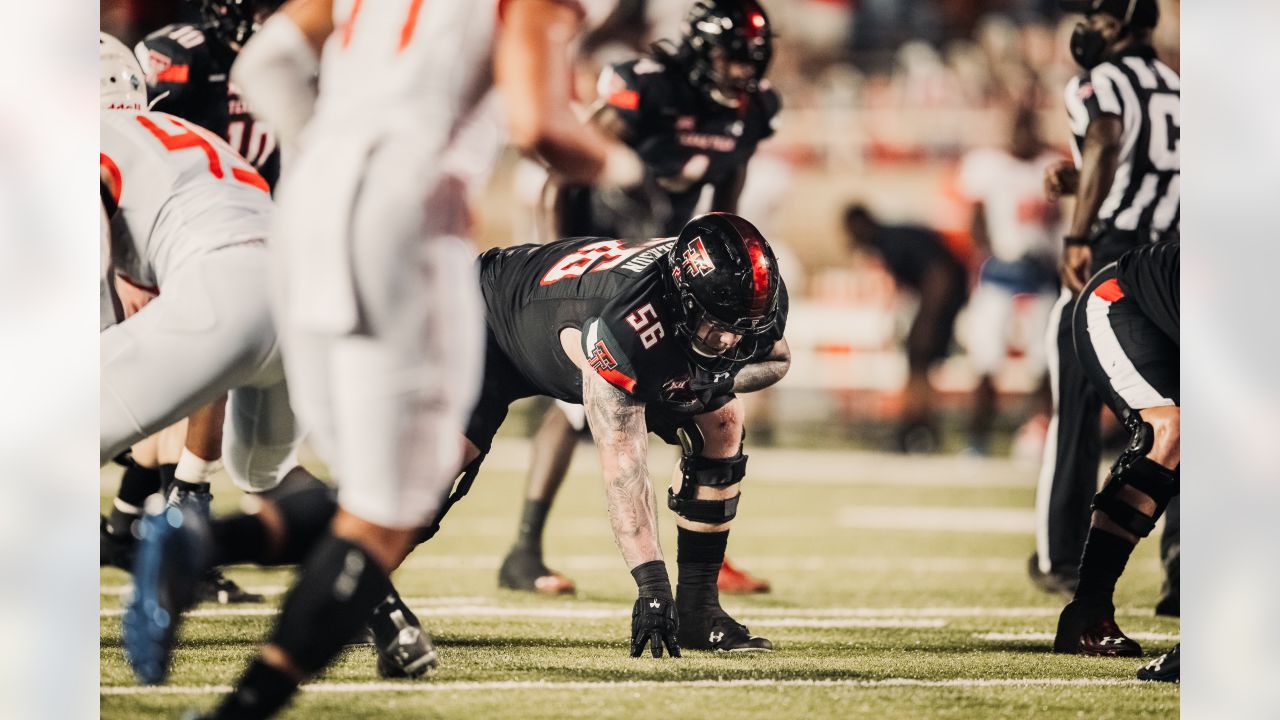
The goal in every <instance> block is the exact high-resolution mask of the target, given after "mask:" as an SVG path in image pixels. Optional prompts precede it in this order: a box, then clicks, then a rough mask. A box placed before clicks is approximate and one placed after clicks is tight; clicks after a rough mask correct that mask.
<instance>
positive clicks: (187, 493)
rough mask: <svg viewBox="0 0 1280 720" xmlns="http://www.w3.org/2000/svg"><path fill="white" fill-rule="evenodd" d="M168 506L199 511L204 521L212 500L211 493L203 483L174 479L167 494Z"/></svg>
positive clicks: (207, 517)
mask: <svg viewBox="0 0 1280 720" xmlns="http://www.w3.org/2000/svg"><path fill="white" fill-rule="evenodd" d="M167 500H168V503H169V507H178V508H190V509H191V510H194V511H195V512H198V513H200V517H202V518H204V519H205V520H206V521H208V519H209V504H210V503H211V502H212V501H213V493H211V492H209V486H208V485H207V484H205V483H188V482H183V481H181V480H176V481H174V483H173V485H172V486H170V489H169V495H168V499H167Z"/></svg>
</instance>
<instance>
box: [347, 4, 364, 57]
mask: <svg viewBox="0 0 1280 720" xmlns="http://www.w3.org/2000/svg"><path fill="white" fill-rule="evenodd" d="M362 4H364V0H356V2H355V4H354V5H352V6H351V15H349V16H347V21H346V22H344V23H342V49H343V50H346V49H347V46H348V45H350V44H351V32H352V31H353V30H355V26H356V15H359V14H360V6H361V5H362Z"/></svg>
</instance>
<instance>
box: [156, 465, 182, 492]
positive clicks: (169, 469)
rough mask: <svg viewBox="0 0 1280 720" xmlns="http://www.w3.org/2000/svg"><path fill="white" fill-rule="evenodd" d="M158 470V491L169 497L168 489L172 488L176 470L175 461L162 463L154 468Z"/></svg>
mask: <svg viewBox="0 0 1280 720" xmlns="http://www.w3.org/2000/svg"><path fill="white" fill-rule="evenodd" d="M156 469H157V470H159V471H160V492H162V493H164V496H165V497H169V491H170V490H171V489H173V481H174V475H175V474H176V473H177V472H178V464H177V463H164V464H163V465H161V466H160V467H158V468H156Z"/></svg>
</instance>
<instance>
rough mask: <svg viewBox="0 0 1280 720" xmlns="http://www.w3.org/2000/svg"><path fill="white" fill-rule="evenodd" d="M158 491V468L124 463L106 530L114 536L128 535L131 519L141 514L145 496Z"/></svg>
mask: <svg viewBox="0 0 1280 720" xmlns="http://www.w3.org/2000/svg"><path fill="white" fill-rule="evenodd" d="M159 491H160V470H159V468H149V467H143V466H141V465H139V464H137V463H130V464H129V465H126V466H125V469H124V475H122V476H121V477H120V489H119V490H118V491H116V500H115V503H114V505H113V506H112V508H111V515H110V516H109V517H108V518H107V531H108V532H110V533H111V534H112V535H116V536H123V535H129V534H130V530H131V529H132V528H133V521H134V520H137V519H138V517H139V516H140V515H142V505H143V503H144V502H145V501H146V499H147V496H149V495H152V494H153V493H157V492H159Z"/></svg>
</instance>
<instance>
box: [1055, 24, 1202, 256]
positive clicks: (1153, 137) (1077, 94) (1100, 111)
mask: <svg viewBox="0 0 1280 720" xmlns="http://www.w3.org/2000/svg"><path fill="white" fill-rule="evenodd" d="M1065 99H1066V104H1067V115H1068V117H1069V119H1070V121H1071V133H1072V135H1074V139H1075V142H1074V143H1073V144H1072V147H1071V151H1072V154H1073V155H1074V156H1075V161H1076V167H1080V156H1081V152H1082V151H1083V149H1084V136H1085V132H1086V131H1087V130H1088V128H1089V123H1091V122H1092V121H1093V120H1094V119H1095V118H1097V117H1100V116H1102V115H1115V116H1117V117H1119V118H1120V119H1121V120H1122V121H1123V122H1124V133H1123V135H1122V136H1121V145H1120V160H1119V165H1118V166H1117V168H1116V175H1115V180H1114V181H1113V182H1112V184H1111V192H1110V193H1108V194H1107V197H1106V199H1105V200H1104V201H1103V203H1102V207H1101V209H1100V210H1099V211H1098V227H1096V228H1095V230H1096V231H1098V232H1106V231H1109V230H1112V229H1116V230H1128V231H1134V232H1137V233H1138V234H1139V235H1140V236H1141V237H1142V238H1143V239H1147V237H1150V239H1152V240H1155V239H1159V238H1160V237H1161V236H1163V235H1165V233H1166V232H1167V231H1169V230H1170V229H1173V230H1177V228H1178V220H1179V212H1180V211H1179V193H1178V182H1179V181H1178V176H1179V172H1178V171H1179V160H1178V147H1179V144H1180V136H1181V129H1180V128H1181V122H1180V117H1181V114H1180V111H1179V104H1178V74H1177V73H1175V72H1174V71H1173V70H1171V69H1170V68H1169V67H1168V66H1167V65H1165V64H1164V63H1162V62H1160V61H1159V60H1157V59H1156V54H1155V51H1154V50H1152V49H1151V48H1150V47H1135V48H1130V49H1128V50H1125V51H1123V52H1121V53H1119V54H1118V55H1117V56H1115V57H1113V58H1111V59H1110V60H1108V61H1106V62H1104V63H1102V64H1100V65H1098V66H1097V67H1095V68H1093V70H1090V71H1086V72H1084V73H1082V74H1080V75H1077V76H1076V77H1074V78H1072V79H1071V82H1069V83H1067V89H1066V93H1065Z"/></svg>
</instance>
